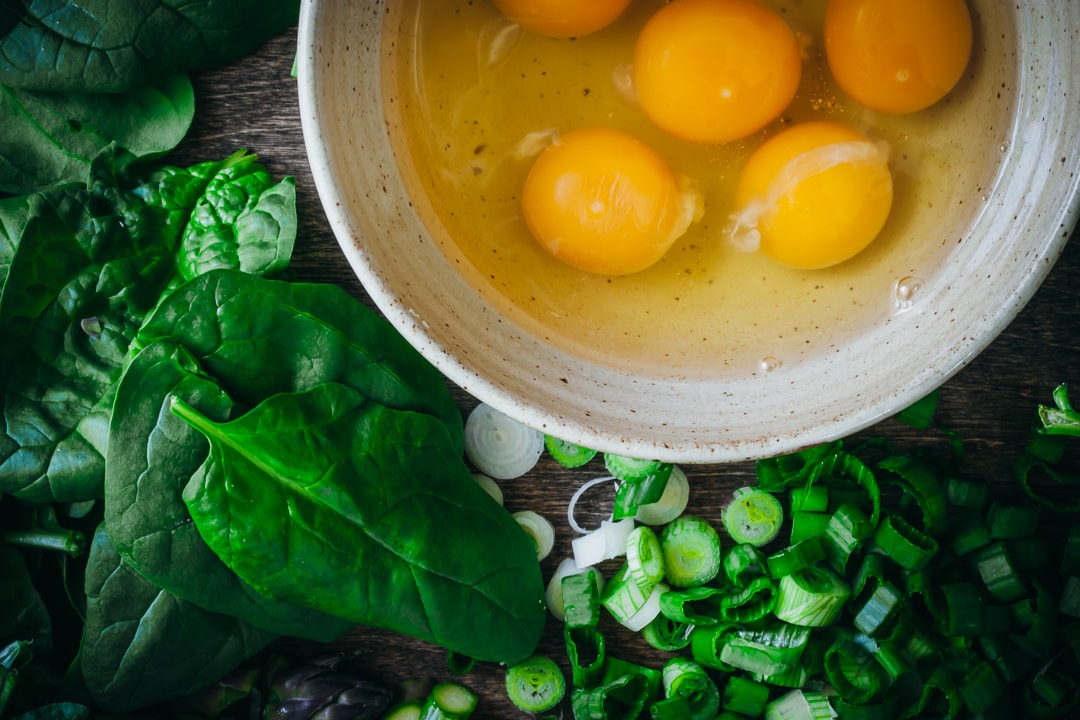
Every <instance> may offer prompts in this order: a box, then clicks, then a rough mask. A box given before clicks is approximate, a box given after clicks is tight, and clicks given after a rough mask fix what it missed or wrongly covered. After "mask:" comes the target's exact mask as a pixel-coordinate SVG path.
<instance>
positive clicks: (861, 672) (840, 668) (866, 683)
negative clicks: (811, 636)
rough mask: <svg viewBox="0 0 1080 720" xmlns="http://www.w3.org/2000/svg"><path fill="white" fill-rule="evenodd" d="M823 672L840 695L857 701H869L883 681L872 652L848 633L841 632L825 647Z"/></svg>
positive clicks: (877, 691) (850, 700)
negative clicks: (842, 633) (841, 633)
mask: <svg viewBox="0 0 1080 720" xmlns="http://www.w3.org/2000/svg"><path fill="white" fill-rule="evenodd" d="M824 663H825V675H826V677H828V679H829V683H830V684H831V685H832V686H833V688H835V689H836V692H837V694H838V695H840V697H842V698H844V700H845V701H847V702H849V703H854V704H856V705H859V704H862V703H867V702H871V701H872V700H874V698H875V697H876V696H877V695H878V693H880V692H882V691H883V690H884V688H885V685H886V678H885V673H884V671H883V670H882V668H881V665H880V664H879V663H878V662H877V660H876V659H875V658H874V654H873V653H872V652H871V651H870V650H868V649H867V648H866V647H864V646H863V645H862V644H860V643H858V642H856V641H855V639H854V638H853V637H852V636H850V635H846V634H845V635H842V636H840V637H839V638H838V639H837V640H836V641H835V642H834V643H833V644H832V645H831V646H830V647H829V649H828V650H826V651H825V658H824Z"/></svg>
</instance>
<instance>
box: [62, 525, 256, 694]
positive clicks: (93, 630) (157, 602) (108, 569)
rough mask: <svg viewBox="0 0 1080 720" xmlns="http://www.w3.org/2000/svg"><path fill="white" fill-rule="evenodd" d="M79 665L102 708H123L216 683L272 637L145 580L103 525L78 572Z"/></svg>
mask: <svg viewBox="0 0 1080 720" xmlns="http://www.w3.org/2000/svg"><path fill="white" fill-rule="evenodd" d="M86 595H87V607H86V625H85V626H84V628H83V639H82V646H81V648H80V651H79V660H78V662H79V667H80V669H81V671H82V677H83V680H84V681H85V685H86V688H87V689H88V690H89V691H90V693H91V695H92V696H93V698H94V700H95V702H96V703H97V704H98V705H100V706H101V707H102V708H103V709H106V710H109V711H114V712H126V711H130V710H134V709H137V708H140V707H144V706H147V705H150V704H154V703H158V702H161V701H164V700H168V699H172V698H176V697H180V696H183V695H186V694H188V693H190V692H193V691H194V690H197V689H198V688H201V687H203V686H204V685H207V684H209V683H211V682H214V681H216V680H217V679H218V678H219V677H221V676H222V675H223V674H224V673H226V672H228V671H229V670H231V669H232V668H233V667H235V666H236V665H238V664H239V663H240V662H242V661H243V660H245V659H247V658H248V657H251V656H252V655H254V654H255V653H256V652H258V651H259V650H261V649H262V648H263V647H265V646H266V645H267V644H268V643H269V642H271V641H272V640H274V639H275V635H274V634H272V633H268V632H265V631H262V630H259V629H257V628H255V627H253V626H252V625H249V624H247V623H245V622H242V621H240V620H237V619H236V618H232V617H229V616H226V615H221V614H219V613H213V612H208V611H206V610H204V609H202V608H200V607H198V606H197V605H194V604H192V603H189V602H185V601H184V600H181V599H179V598H177V597H176V596H174V595H172V594H170V593H168V592H166V591H164V590H162V589H161V588H159V587H157V586H155V585H154V584H153V583H151V582H149V581H147V580H146V579H145V578H143V577H142V576H141V575H139V573H137V572H135V571H134V570H133V569H131V567H129V566H128V565H127V564H126V563H125V562H124V560H123V558H121V557H120V554H119V553H117V552H116V549H115V548H114V547H113V546H112V544H111V543H110V541H109V537H108V535H107V533H106V532H104V530H103V529H101V528H99V529H98V531H97V532H96V533H95V535H94V540H93V544H92V546H91V549H90V557H89V560H88V563H87V570H86Z"/></svg>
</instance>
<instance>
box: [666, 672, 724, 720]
mask: <svg viewBox="0 0 1080 720" xmlns="http://www.w3.org/2000/svg"><path fill="white" fill-rule="evenodd" d="M663 684H664V695H665V696H666V697H669V698H671V697H681V698H684V699H685V700H686V702H687V704H688V705H689V706H690V717H691V718H692V719H693V720H713V718H714V717H715V716H716V713H717V712H719V711H720V690H719V688H717V687H716V683H715V682H713V679H712V678H711V677H709V675H708V674H707V673H706V672H705V668H703V667H702V666H701V665H698V664H697V663H696V662H694V661H693V660H690V659H689V658H685V657H681V656H677V657H673V658H671V659H670V660H668V661H667V662H666V663H664V668H663Z"/></svg>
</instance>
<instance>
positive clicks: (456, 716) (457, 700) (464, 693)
mask: <svg viewBox="0 0 1080 720" xmlns="http://www.w3.org/2000/svg"><path fill="white" fill-rule="evenodd" d="M477 699H478V698H477V695H476V693H474V692H473V691H472V690H470V689H469V688H467V687H465V686H464V685H462V684H461V683H457V682H454V681H452V680H446V681H443V682H440V683H437V684H436V685H435V687H433V688H432V689H431V694H430V695H428V698H427V702H426V703H424V710H423V713H422V714H421V717H422V718H423V720H465V719H466V718H468V717H469V716H470V715H472V713H473V711H474V710H476V703H477Z"/></svg>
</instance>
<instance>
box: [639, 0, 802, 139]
mask: <svg viewBox="0 0 1080 720" xmlns="http://www.w3.org/2000/svg"><path fill="white" fill-rule="evenodd" d="M801 74H802V60H801V58H800V55H799V47H798V43H797V42H796V40H795V34H794V33H793V32H792V31H791V28H789V27H788V25H787V23H786V22H784V19H783V18H782V17H780V15H779V14H777V13H776V12H775V11H773V10H771V9H770V8H767V7H765V6H764V5H762V4H760V3H758V2H756V1H755V0H674V2H672V3H670V4H668V5H665V6H664V7H663V8H661V9H660V10H659V11H658V12H657V13H656V14H655V15H653V17H651V18H650V19H649V21H648V22H647V23H646V24H645V27H644V28H642V30H641V33H640V34H639V35H638V39H637V43H636V45H635V48H634V69H633V78H634V87H635V89H636V91H637V97H638V101H639V102H640V104H641V109H642V111H644V113H645V114H646V115H647V116H648V117H649V118H650V119H651V120H652V121H653V122H654V123H655V124H656V125H657V126H658V127H660V128H661V129H663V130H665V131H666V132H668V133H670V134H671V135H674V136H675V137H678V138H681V139H683V140H689V141H691V142H699V143H721V142H728V141H731V140H737V139H739V138H742V137H746V136H747V135H750V134H751V133H753V132H755V131H757V130H760V129H761V128H762V127H764V126H765V125H767V124H769V123H770V122H771V121H773V120H774V119H776V117H777V116H779V115H780V113H781V112H783V111H784V109H785V108H786V107H787V106H788V104H789V103H790V102H791V100H792V99H793V98H794V97H795V91H796V90H797V89H798V87H799V78H800V76H801Z"/></svg>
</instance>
